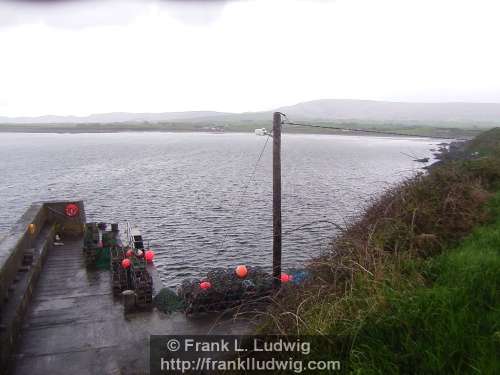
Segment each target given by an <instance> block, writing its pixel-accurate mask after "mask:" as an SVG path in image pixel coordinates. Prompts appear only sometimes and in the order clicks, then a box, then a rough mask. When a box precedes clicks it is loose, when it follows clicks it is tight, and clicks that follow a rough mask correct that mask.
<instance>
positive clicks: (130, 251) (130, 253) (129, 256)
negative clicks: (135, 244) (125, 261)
mask: <svg viewBox="0 0 500 375" xmlns="http://www.w3.org/2000/svg"><path fill="white" fill-rule="evenodd" d="M126 255H127V258H132V257H133V256H134V251H133V250H132V249H129V250H127V253H126Z"/></svg>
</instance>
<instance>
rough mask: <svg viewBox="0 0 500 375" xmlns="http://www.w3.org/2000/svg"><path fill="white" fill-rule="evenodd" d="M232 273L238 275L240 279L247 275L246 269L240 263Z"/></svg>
mask: <svg viewBox="0 0 500 375" xmlns="http://www.w3.org/2000/svg"><path fill="white" fill-rule="evenodd" d="M234 273H236V276H238V277H239V278H240V279H244V278H245V277H247V275H248V269H247V267H246V266H244V265H242V264H240V265H239V266H238V267H236V269H235V270H234Z"/></svg>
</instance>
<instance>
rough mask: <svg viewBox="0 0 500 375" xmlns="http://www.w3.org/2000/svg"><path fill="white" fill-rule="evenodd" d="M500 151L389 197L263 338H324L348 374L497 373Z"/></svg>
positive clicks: (494, 138)
mask: <svg viewBox="0 0 500 375" xmlns="http://www.w3.org/2000/svg"><path fill="white" fill-rule="evenodd" d="M499 145H500V130H499V129H494V130H491V131H489V132H486V133H484V134H483V135H482V136H480V137H478V138H476V140H475V141H473V142H471V143H470V144H468V145H467V147H466V148H465V151H464V152H465V153H469V154H470V153H472V152H479V151H481V155H479V157H478V158H475V159H470V160H462V161H456V160H455V161H450V162H447V163H443V164H441V165H439V166H437V167H435V168H432V169H431V170H430V171H429V173H428V174H421V175H418V176H416V177H415V178H413V179H411V180H409V181H406V182H404V183H403V184H401V185H400V186H398V187H396V188H394V189H392V190H390V191H388V192H387V193H386V194H385V195H383V196H382V197H381V198H379V199H378V200H377V201H376V202H374V204H373V205H372V206H371V208H369V209H368V210H367V211H366V212H365V214H364V215H363V216H362V217H360V218H359V220H357V221H356V222H355V223H353V224H352V225H350V226H349V227H348V228H347V229H345V231H344V232H343V233H342V235H340V236H339V237H337V239H336V240H335V241H334V243H333V244H332V246H331V249H330V251H329V252H328V253H327V254H324V255H323V256H322V257H320V258H318V259H316V260H315V261H314V262H312V263H311V264H310V265H309V268H310V270H311V274H312V278H311V280H310V281H309V282H308V283H307V284H305V285H304V286H302V287H300V288H297V289H293V288H289V289H286V290H285V291H284V295H283V296H282V298H280V299H279V300H278V303H276V305H275V306H274V307H273V311H272V312H271V314H270V316H272V319H269V320H267V321H266V323H265V324H264V325H263V326H262V327H261V330H262V331H263V332H278V333H285V334H323V335H331V336H332V338H333V340H334V341H335V342H336V343H337V347H338V353H332V354H337V355H338V356H339V357H342V358H348V361H346V363H347V364H348V365H349V366H350V367H349V369H350V370H351V371H352V372H354V373H360V374H371V373H373V374H376V373H380V374H382V373H383V374H387V373H389V374H391V373H393V374H397V373H418V374H444V373H446V374H463V373H480V374H490V373H500V360H499V358H500V356H499V354H500V294H499V287H500V192H498V191H499V190H500V189H499V188H500V186H499V183H500V158H499V156H498V155H499V153H497V150H498V149H499ZM474 228H476V229H474ZM471 233H472V234H471Z"/></svg>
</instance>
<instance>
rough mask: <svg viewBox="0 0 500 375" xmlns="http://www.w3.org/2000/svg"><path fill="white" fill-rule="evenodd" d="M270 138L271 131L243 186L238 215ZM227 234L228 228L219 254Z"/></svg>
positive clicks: (221, 249) (220, 250)
mask: <svg viewBox="0 0 500 375" xmlns="http://www.w3.org/2000/svg"><path fill="white" fill-rule="evenodd" d="M270 138H271V134H270V133H269V134H268V135H267V138H266V142H265V143H264V147H262V150H261V151H260V154H259V157H258V158H257V161H256V162H255V166H254V167H253V171H252V174H251V175H250V178H249V179H248V182H247V183H246V185H245V187H244V188H243V191H242V193H241V195H240V199H239V202H238V204H237V205H236V212H235V213H234V215H235V216H236V215H238V214H239V212H240V208H241V204H242V203H243V198H244V197H245V195H246V193H247V190H248V187H249V186H250V183H251V182H252V181H253V179H254V178H255V173H256V172H257V167H258V166H259V163H260V161H261V159H262V156H263V155H264V151H265V150H266V147H267V144H268V143H269V139H270ZM227 234H228V231H227V230H226V233H224V237H223V238H222V242H221V244H220V249H219V251H218V253H219V254H220V253H222V252H223V251H224V244H225V242H226V238H227Z"/></svg>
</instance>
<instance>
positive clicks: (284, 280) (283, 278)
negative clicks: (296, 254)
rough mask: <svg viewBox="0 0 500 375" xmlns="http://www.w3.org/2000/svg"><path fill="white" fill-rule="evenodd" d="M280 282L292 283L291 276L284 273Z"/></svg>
mask: <svg viewBox="0 0 500 375" xmlns="http://www.w3.org/2000/svg"><path fill="white" fill-rule="evenodd" d="M280 280H281V282H282V283H287V282H289V281H291V280H290V275H288V274H286V273H282V274H281V275H280Z"/></svg>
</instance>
